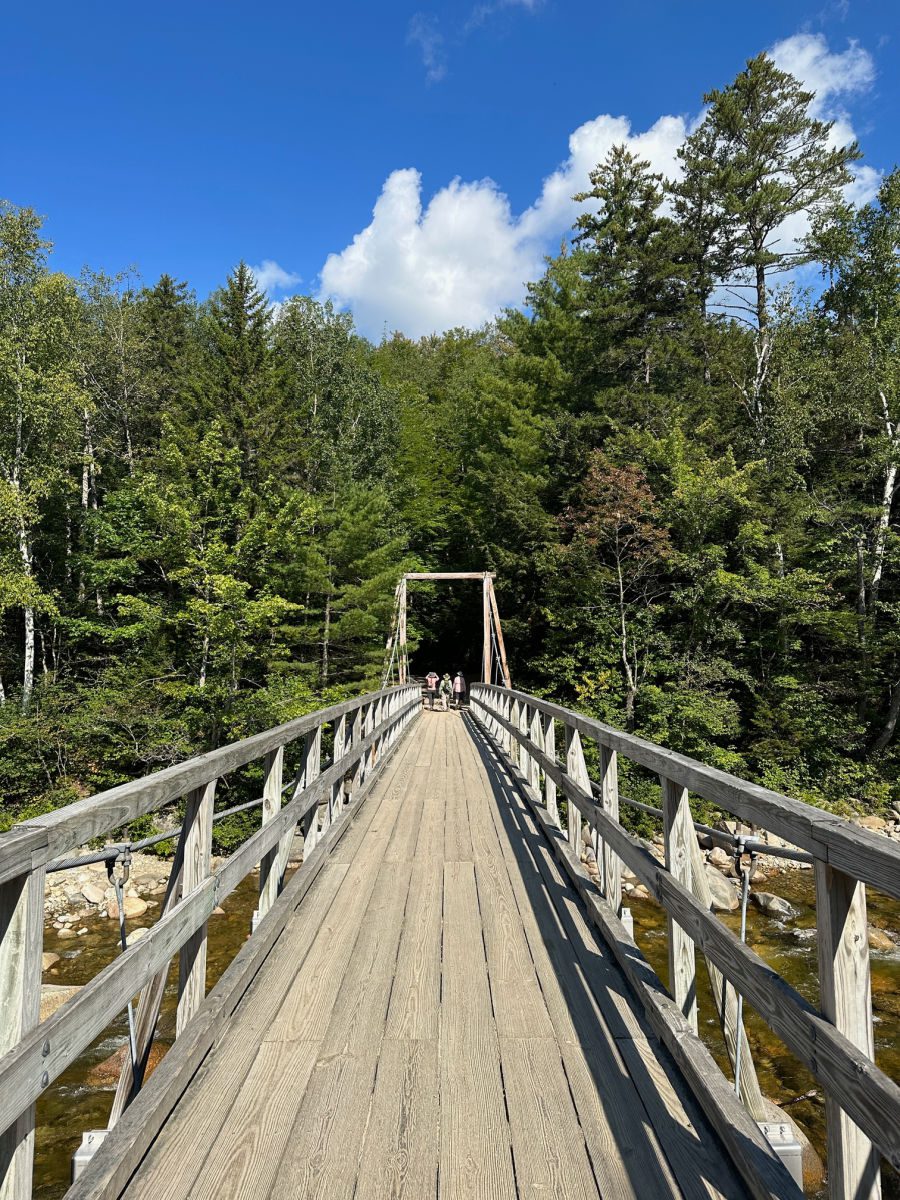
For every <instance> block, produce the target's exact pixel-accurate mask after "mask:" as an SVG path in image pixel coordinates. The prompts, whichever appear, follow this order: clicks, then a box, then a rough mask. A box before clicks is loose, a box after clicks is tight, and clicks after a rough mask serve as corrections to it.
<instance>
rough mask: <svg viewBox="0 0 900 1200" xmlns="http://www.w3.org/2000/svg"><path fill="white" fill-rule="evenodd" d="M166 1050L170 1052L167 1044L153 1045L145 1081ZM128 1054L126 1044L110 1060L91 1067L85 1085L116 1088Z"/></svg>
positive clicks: (104, 1060) (105, 1059) (157, 1043)
mask: <svg viewBox="0 0 900 1200" xmlns="http://www.w3.org/2000/svg"><path fill="white" fill-rule="evenodd" d="M166 1050H168V1046H166V1045H165V1044H163V1043H160V1042H158V1041H155V1042H154V1043H153V1045H152V1046H151V1047H150V1057H149V1059H148V1060H147V1070H146V1073H145V1075H144V1079H146V1078H147V1076H148V1075H150V1074H151V1072H152V1071H153V1070H154V1069H155V1068H156V1067H157V1066H158V1065H159V1063H160V1062H161V1061H162V1059H163V1056H164V1055H165V1053H166ZM128 1054H129V1049H128V1045H127V1043H126V1044H125V1045H124V1046H120V1047H119V1049H118V1050H116V1051H115V1053H114V1054H111V1055H110V1056H109V1058H104V1059H103V1061H102V1062H99V1063H97V1064H96V1065H95V1066H93V1067H91V1069H90V1070H89V1071H88V1073H87V1075H86V1076H85V1080H84V1081H85V1083H86V1084H87V1085H88V1087H108V1088H112V1087H115V1086H116V1084H117V1083H118V1082H119V1074H120V1073H121V1070H122V1067H123V1066H124V1064H125V1061H126V1056H127V1055H128ZM128 1061H129V1062H130V1061H131V1059H130V1058H129V1059H128Z"/></svg>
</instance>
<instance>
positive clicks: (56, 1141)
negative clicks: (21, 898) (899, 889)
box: [34, 871, 900, 1200]
mask: <svg viewBox="0 0 900 1200" xmlns="http://www.w3.org/2000/svg"><path fill="white" fill-rule="evenodd" d="M765 887H766V889H767V890H770V891H773V892H775V893H776V894H778V895H780V896H783V897H784V898H785V899H786V900H788V901H789V902H790V903H791V904H792V905H793V907H794V910H795V913H796V916H795V917H794V918H793V919H791V920H789V921H781V920H776V919H773V918H770V917H767V916H765V915H764V914H762V913H761V912H759V911H757V910H756V909H754V908H751V909H750V912H749V913H748V937H747V940H748V942H749V943H750V945H751V946H752V947H753V948H754V949H755V950H756V951H757V952H758V953H759V954H761V955H762V957H763V958H764V959H765V960H766V961H767V962H768V963H769V964H770V965H771V966H772V967H774V968H775V969H776V970H777V971H778V972H779V973H780V974H781V975H783V976H784V978H785V979H786V980H787V981H788V982H789V983H791V984H792V985H793V986H794V987H795V988H796V989H797V991H799V992H800V993H801V994H802V995H803V996H805V997H806V998H807V999H808V1000H809V1001H810V1002H811V1003H813V1004H817V1002H818V985H817V969H816V943H815V908H814V895H813V886H812V878H811V872H808V871H785V872H783V873H781V874H780V875H778V876H773V877H772V878H770V881H769V882H768V883H767V884H766V885H765ZM256 898H257V884H256V880H255V878H253V877H251V878H249V879H246V880H244V882H243V883H242V884H241V885H240V886H239V887H238V888H237V889H236V890H235V892H233V893H232V895H231V896H229V898H228V900H227V901H226V903H225V905H224V906H223V908H224V912H223V913H222V914H221V915H217V916H213V917H212V918H211V920H210V924H209V957H208V969H207V987H208V988H211V987H212V986H213V985H214V984H215V982H216V981H217V980H218V978H219V976H220V975H221V974H222V972H223V971H224V970H225V968H226V967H227V966H228V964H229V963H230V962H231V960H232V959H233V957H234V955H235V954H236V953H237V951H238V950H239V949H240V947H241V946H242V945H243V943H244V941H245V940H246V938H247V936H248V934H249V929H250V919H251V914H252V912H253V909H254V908H255V907H256ZM629 903H630V907H631V909H632V913H633V915H634V923H635V936H636V939H637V941H638V944H639V945H640V946H641V949H642V950H643V951H644V953H645V954H646V955H647V957H648V958H649V960H650V962H651V963H652V964H653V966H654V967H655V969H656V970H657V971H658V973H659V974H660V976H661V977H662V978H663V979H664V980H665V978H666V975H667V949H666V922H665V918H664V915H663V913H662V911H661V910H660V909H659V907H658V906H657V905H655V904H654V903H653V902H652V901H630V902H629ZM149 919H150V918H149V914H148V916H147V917H144V918H142V919H141V923H144V924H146V923H148V922H149ZM722 919H723V920H724V921H725V923H726V924H728V925H729V926H730V927H731V928H732V929H733V930H734V931H735V932H736V933H737V932H738V930H739V925H740V922H739V914H737V913H732V914H725V915H723V918H722ZM869 921H870V923H871V924H872V925H874V926H875V927H880V928H884V929H890V930H894V931H896V930H898V929H900V905H898V904H897V903H895V902H893V901H890V900H887V899H885V898H884V897H882V896H879V895H878V894H877V893H875V892H870V893H869ZM138 923H139V922H138V921H134V922H131V924H132V925H137V924H138ZM83 925H84V926H86V927H87V930H88V932H87V933H86V934H84V935H82V936H81V937H79V938H78V939H77V941H75V940H73V939H71V938H65V939H61V938H60V937H59V935H58V931H57V930H56V929H54V928H53V926H52V925H48V927H47V928H46V930H45V942H44V949H45V950H47V951H50V952H52V953H55V954H58V955H59V956H60V959H59V962H58V963H56V964H55V965H54V967H53V968H51V970H50V971H48V972H47V973H46V974H45V976H44V982H45V983H53V984H72V985H78V984H84V983H87V982H88V981H89V980H90V979H92V978H93V977H94V976H95V975H96V974H97V972H98V971H100V970H101V969H102V968H103V967H104V966H106V965H107V963H109V962H111V961H112V959H113V958H114V957H115V956H116V955H117V954H118V953H119V942H118V923H117V922H116V921H113V920H108V919H101V918H99V917H90V918H86V919H85V920H84V922H83ZM176 963H177V960H176ZM698 978H699V979H700V981H701V983H700V1027H701V1033H702V1036H703V1038H704V1040H705V1041H706V1042H707V1044H708V1045H709V1047H710V1049H711V1050H712V1052H713V1054H714V1055H715V1056H716V1058H717V1059H718V1060H719V1062H720V1063H721V1064H722V1066H723V1067H725V1066H726V1064H727V1059H726V1056H725V1049H724V1046H723V1043H722V1039H721V1034H720V1032H719V1026H718V1021H717V1019H716V1017H715V1013H714V1010H713V1006H712V997H711V995H710V993H709V990H708V986H706V979H705V972H703V971H702V969H701V970H700V971H699V972H698ZM176 984H177V965H176V966H175V967H174V969H173V970H171V971H170V976H169V983H168V986H167V989H166V996H165V1000H164V1004H163V1013H162V1017H161V1019H160V1038H159V1040H160V1041H161V1043H162V1044H163V1045H164V1046H165V1045H168V1044H170V1043H171V1039H172V1037H173V1034H174V1014H175V1007H176V1001H177V995H176ZM872 985H873V1004H874V1014H875V1057H876V1061H877V1063H878V1065H879V1066H880V1067H881V1068H882V1070H884V1071H885V1072H886V1073H887V1074H888V1075H889V1076H890V1077H891V1078H892V1079H894V1080H900V953H897V952H895V953H893V954H883V953H878V952H873V954H872ZM744 1012H745V1019H746V1024H747V1036H748V1039H749V1042H750V1045H751V1047H752V1050H753V1058H754V1061H755V1063H756V1068H757V1072H758V1074H759V1078H760V1083H761V1085H762V1090H763V1092H764V1094H765V1095H767V1096H768V1097H770V1098H771V1099H773V1100H774V1101H775V1102H776V1103H777V1104H779V1105H781V1106H782V1107H786V1108H787V1111H788V1112H789V1113H790V1115H791V1116H792V1117H793V1119H794V1120H796V1121H797V1122H798V1123H799V1124H800V1125H801V1126H802V1127H803V1128H804V1130H805V1131H806V1133H807V1135H808V1136H809V1139H810V1141H811V1142H812V1143H813V1145H814V1146H815V1147H816V1149H817V1150H818V1151H819V1153H820V1154H821V1155H822V1156H823V1157H824V1152H825V1149H824V1148H825V1106H824V1100H823V1097H822V1092H821V1090H820V1089H819V1088H818V1087H817V1085H816V1082H815V1080H814V1079H813V1078H812V1076H811V1075H810V1074H809V1073H808V1072H807V1071H806V1070H805V1068H803V1067H802V1066H801V1065H800V1064H799V1063H798V1062H797V1060H796V1059H795V1058H794V1057H793V1056H792V1055H791V1054H790V1053H789V1051H788V1050H787V1049H786V1048H785V1047H784V1045H783V1044H782V1043H781V1042H780V1041H779V1039H778V1038H776V1037H775V1035H774V1034H772V1032H771V1031H770V1030H769V1028H768V1026H766V1025H765V1024H764V1022H763V1021H762V1020H761V1019H760V1018H759V1017H758V1016H757V1015H756V1013H754V1012H753V1011H752V1010H751V1009H750V1008H749V1006H745V1009H744ZM127 1036H128V1025H127V1018H126V1017H125V1016H124V1015H123V1016H121V1017H120V1018H118V1019H117V1020H116V1021H115V1022H114V1023H113V1024H112V1025H111V1026H110V1027H109V1028H108V1029H107V1030H105V1031H104V1033H103V1034H102V1035H101V1036H100V1037H99V1038H98V1039H97V1040H96V1041H95V1042H94V1043H93V1045H91V1046H90V1047H89V1048H88V1049H87V1050H86V1051H85V1053H84V1054H83V1055H81V1057H80V1058H79V1059H78V1060H77V1061H76V1062H75V1063H73V1064H72V1066H71V1067H70V1068H69V1069H68V1070H67V1071H66V1072H64V1074H63V1075H61V1076H60V1078H59V1079H58V1080H57V1081H56V1082H55V1084H54V1085H53V1086H52V1087H51V1088H49V1089H48V1090H47V1092H46V1093H45V1094H44V1096H43V1097H42V1098H41V1100H40V1102H39V1104H38V1109H37V1122H38V1128H37V1139H36V1150H35V1192H34V1194H35V1197H36V1198H37V1200H58V1197H60V1196H62V1194H63V1193H64V1192H65V1190H66V1188H67V1187H68V1185H69V1181H70V1170H71V1159H72V1155H73V1153H74V1152H75V1150H76V1149H77V1147H78V1145H79V1144H80V1142H81V1134H82V1133H83V1132H84V1131H86V1130H89V1129H103V1128H105V1126H106V1122H107V1118H108V1116H109V1111H110V1108H111V1106H112V1098H113V1093H114V1091H115V1084H116V1073H115V1072H112V1071H111V1070H110V1068H109V1066H108V1065H107V1066H106V1068H105V1069H104V1068H103V1066H102V1065H103V1064H104V1063H108V1060H109V1058H110V1056H111V1055H112V1054H113V1053H115V1052H116V1051H117V1050H119V1049H120V1048H121V1047H122V1046H123V1045H124V1043H125V1041H126V1040H127ZM888 1174H890V1178H887V1175H888ZM884 1182H885V1192H884V1194H885V1200H900V1180H898V1178H897V1176H896V1175H894V1174H893V1173H892V1172H886V1177H885V1181H884Z"/></svg>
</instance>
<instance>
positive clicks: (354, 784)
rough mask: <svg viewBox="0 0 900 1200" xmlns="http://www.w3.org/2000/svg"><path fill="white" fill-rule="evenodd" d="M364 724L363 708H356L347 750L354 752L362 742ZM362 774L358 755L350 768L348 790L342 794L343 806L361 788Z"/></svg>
mask: <svg viewBox="0 0 900 1200" xmlns="http://www.w3.org/2000/svg"><path fill="white" fill-rule="evenodd" d="M365 723H366V714H365V712H364V711H363V708H358V709H357V710H356V712H355V713H354V714H353V720H352V721H351V722H350V745H349V749H351V750H355V749H356V747H357V746H358V745H359V743H360V742H361V741H362V739H363V737H364V734H363V728H364V726H365ZM363 773H364V763H363V755H362V754H360V756H359V758H358V759H357V760H356V762H355V763H353V765H352V766H351V768H350V785H349V790H345V793H344V803H345V804H350V803H351V801H352V799H353V797H354V796H355V795H356V793H357V792H358V791H359V789H360V788H361V787H362V783H363Z"/></svg>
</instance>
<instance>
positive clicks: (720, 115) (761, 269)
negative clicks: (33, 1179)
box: [682, 54, 860, 424]
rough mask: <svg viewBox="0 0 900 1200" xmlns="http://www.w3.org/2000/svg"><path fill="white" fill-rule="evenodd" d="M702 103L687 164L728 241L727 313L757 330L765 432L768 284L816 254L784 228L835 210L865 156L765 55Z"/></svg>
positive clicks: (752, 404)
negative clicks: (841, 140)
mask: <svg viewBox="0 0 900 1200" xmlns="http://www.w3.org/2000/svg"><path fill="white" fill-rule="evenodd" d="M703 99H704V103H705V104H707V105H709V109H708V111H707V114H706V116H705V118H704V120H703V124H702V126H701V127H700V130H698V131H697V133H696V134H695V135H694V137H693V138H692V139H691V141H690V142H689V143H688V144H687V145H686V147H685V151H684V154H683V155H682V163H683V165H684V168H685V172H686V178H687V179H688V180H690V181H692V187H693V189H694V191H695V193H696V192H697V191H699V190H700V189H701V188H703V189H704V190H706V191H708V192H709V193H710V198H711V200H712V206H713V211H714V209H715V208H716V207H718V206H719V205H720V206H721V213H722V219H723V229H725V230H727V231H728V241H727V242H726V243H722V242H721V241H720V248H721V249H724V250H726V251H727V253H726V254H725V255H724V257H723V258H722V259H721V260H720V261H719V263H718V265H717V269H718V270H719V271H720V272H721V280H722V283H723V285H724V287H725V289H726V292H727V294H728V296H729V298H730V299H729V300H728V301H726V302H725V304H726V306H727V307H728V308H730V309H731V311H734V312H736V314H737V316H738V319H739V320H742V321H748V322H749V323H750V324H751V325H752V326H753V328H754V330H755V364H754V370H753V372H752V374H751V376H750V380H749V382H748V383H746V384H744V385H742V393H743V395H744V399H745V403H746V404H747V407H748V410H749V412H750V415H751V417H752V419H753V421H754V422H755V423H757V424H760V423H761V422H762V419H763V416H764V412H763V394H764V389H765V382H766V377H767V373H768V367H769V357H770V353H771V339H770V337H769V336H768V326H769V289H770V280H771V278H772V277H773V276H774V275H777V274H779V273H782V272H784V271H787V270H790V269H792V268H794V267H797V266H799V265H800V264H802V263H804V262H809V261H810V259H811V257H812V254H813V251H812V249H811V248H810V246H809V245H808V244H807V242H806V241H805V239H803V238H801V239H800V240H799V241H798V240H796V238H792V237H791V234H790V233H789V231H788V230H786V228H785V223H786V222H787V221H789V220H790V219H791V218H797V217H805V216H806V215H808V214H815V213H817V212H820V211H822V210H824V209H828V208H831V207H833V206H834V205H835V204H836V203H837V202H838V200H839V198H840V195H841V190H842V189H843V188H844V187H845V185H846V184H848V183H849V182H850V179H851V175H850V171H849V166H850V163H852V162H854V161H855V160H856V159H858V158H859V157H860V151H859V148H858V146H857V145H856V143H855V142H853V143H852V144H850V145H847V146H834V145H832V136H831V135H832V130H833V128H834V122H828V121H821V120H819V119H818V118H816V117H815V116H814V115H813V103H814V100H815V93H814V92H809V91H805V90H804V88H803V87H802V85H801V84H800V82H799V81H798V80H797V79H795V78H794V76H793V75H790V74H788V72H786V71H781V70H779V69H778V67H776V66H775V64H774V62H773V61H772V59H771V58H770V57H769V56H768V55H767V54H759V55H757V57H756V58H751V59H749V60H748V62H747V65H746V67H745V69H744V70H743V71H741V72H740V73H739V74H738V76H737V78H736V79H735V80H734V82H733V83H731V84H729V85H728V87H726V88H724V89H721V90H714V91H711V92H708V93H707V94H706V95H705V96H704V98H703ZM701 180H708V181H709V182H708V185H705V184H701ZM708 211H709V207H708Z"/></svg>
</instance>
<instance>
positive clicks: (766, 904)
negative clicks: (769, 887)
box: [750, 892, 794, 917]
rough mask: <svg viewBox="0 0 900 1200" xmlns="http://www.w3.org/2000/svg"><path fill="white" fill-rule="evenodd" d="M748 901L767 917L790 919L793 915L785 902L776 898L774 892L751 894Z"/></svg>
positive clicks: (791, 909)
mask: <svg viewBox="0 0 900 1200" xmlns="http://www.w3.org/2000/svg"><path fill="white" fill-rule="evenodd" d="M750 899H751V900H752V901H753V903H754V904H755V905H756V907H757V908H758V909H759V910H760V912H764V913H765V914H766V916H767V917H792V916H793V915H794V910H793V908H791V906H790V904H788V902H787V900H783V899H782V897H781V896H776V895H775V893H774V892H751V893H750Z"/></svg>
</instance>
